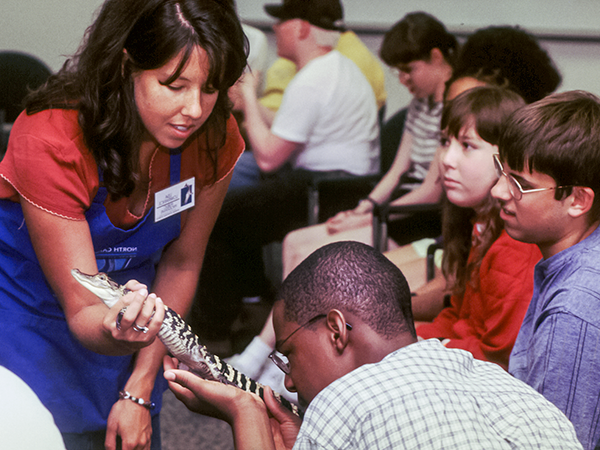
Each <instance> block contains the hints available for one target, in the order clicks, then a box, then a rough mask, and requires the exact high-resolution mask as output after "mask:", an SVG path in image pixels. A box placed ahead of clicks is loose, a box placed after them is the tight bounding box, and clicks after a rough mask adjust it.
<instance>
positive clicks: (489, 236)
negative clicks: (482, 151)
mask: <svg viewBox="0 0 600 450" xmlns="http://www.w3.org/2000/svg"><path fill="white" fill-rule="evenodd" d="M524 105H525V102H524V101H523V99H522V98H521V97H520V96H519V95H518V94H516V93H515V92H513V91H510V90H507V89H502V88H499V87H492V86H483V87H476V88H473V89H469V90H467V91H465V92H463V93H462V94H460V95H458V96H457V97H456V98H454V99H453V100H451V101H450V102H448V103H447V104H446V105H445V107H444V111H443V113H442V122H441V129H442V130H444V133H445V134H446V135H447V136H454V137H457V136H459V133H460V131H461V130H462V129H463V128H464V127H465V126H471V125H472V126H473V127H474V128H475V131H476V132H477V134H478V135H479V136H480V137H481V138H482V139H483V140H484V141H486V142H488V143H490V144H492V145H498V143H499V141H500V136H501V134H502V130H503V126H504V123H505V122H506V120H507V119H508V117H509V116H510V115H511V114H512V113H513V112H514V111H515V110H517V109H518V108H520V107H522V106H524ZM499 212H500V211H499V208H498V204H497V201H496V200H494V199H493V198H492V196H491V194H488V196H487V198H486V200H485V202H484V204H483V205H481V207H480V208H478V210H477V211H475V210H474V209H473V208H463V207H460V206H457V205H454V204H453V203H451V202H450V201H449V200H448V199H446V198H444V203H443V210H442V236H443V239H444V257H443V260H442V270H443V272H444V275H445V277H446V279H447V280H453V281H452V282H453V286H452V291H453V294H455V295H458V296H462V295H463V294H464V292H465V289H466V286H467V283H469V282H471V283H473V285H474V286H477V285H478V282H479V277H478V276H477V271H478V270H479V267H480V265H481V261H482V259H483V257H484V256H485V254H486V252H487V251H488V250H489V248H490V247H491V245H492V244H493V243H494V241H495V240H496V239H498V237H499V236H500V233H501V232H502V229H503V222H502V220H501V219H500V215H499ZM474 223H478V224H481V230H480V231H481V233H480V234H478V235H476V237H475V238H474V237H473V236H474V234H473V232H472V230H473V224H474ZM471 248H473V249H474V254H473V255H471V258H470V259H469V253H470V252H471Z"/></svg>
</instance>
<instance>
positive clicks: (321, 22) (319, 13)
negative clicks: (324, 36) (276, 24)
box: [265, 0, 344, 31]
mask: <svg viewBox="0 0 600 450" xmlns="http://www.w3.org/2000/svg"><path fill="white" fill-rule="evenodd" d="M265 11H266V12H267V14H269V15H270V16H272V17H275V18H277V19H279V20H282V21H283V20H290V19H302V20H306V21H307V22H309V23H310V24H312V25H314V26H316V27H319V28H323V29H325V30H335V31H344V27H343V19H344V11H343V8H342V4H341V3H340V0H283V3H282V4H280V5H276V4H267V5H265Z"/></svg>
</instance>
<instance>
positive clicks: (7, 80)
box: [0, 51, 52, 123]
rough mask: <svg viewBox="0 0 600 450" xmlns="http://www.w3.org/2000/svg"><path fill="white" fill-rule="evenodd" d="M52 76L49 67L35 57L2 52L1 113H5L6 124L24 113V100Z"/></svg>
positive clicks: (13, 52) (14, 52)
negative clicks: (31, 91)
mask: <svg viewBox="0 0 600 450" xmlns="http://www.w3.org/2000/svg"><path fill="white" fill-rule="evenodd" d="M51 74H52V71H51V70H50V69H49V68H48V66H47V65H46V64H44V63H43V62H42V61H41V60H39V59H38V58H36V57H35V56H32V55H29V54H27V53H22V52H16V51H2V52H0V111H4V122H5V123H12V122H14V121H15V120H16V118H17V116H18V115H19V114H20V113H21V111H23V99H24V98H25V96H26V95H27V94H28V93H29V90H32V89H36V88H38V87H39V86H41V85H42V84H43V83H45V82H46V80H47V79H48V77H49V76H50V75H51ZM1 115H2V113H1V112H0V116H1Z"/></svg>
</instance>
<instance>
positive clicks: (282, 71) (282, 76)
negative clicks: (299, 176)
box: [229, 0, 387, 191]
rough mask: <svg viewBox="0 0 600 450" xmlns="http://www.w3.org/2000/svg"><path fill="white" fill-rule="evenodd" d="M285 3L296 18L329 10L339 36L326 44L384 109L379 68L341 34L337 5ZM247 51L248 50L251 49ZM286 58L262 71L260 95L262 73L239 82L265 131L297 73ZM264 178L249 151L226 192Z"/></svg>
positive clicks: (320, 0) (327, 0) (326, 0)
mask: <svg viewBox="0 0 600 450" xmlns="http://www.w3.org/2000/svg"><path fill="white" fill-rule="evenodd" d="M285 3H286V8H288V10H290V9H293V10H296V11H299V12H298V14H300V15H306V14H307V13H306V11H305V8H322V9H324V8H329V9H331V11H330V15H331V20H334V21H335V22H333V24H334V26H335V28H336V29H338V30H340V33H338V34H337V36H339V38H338V39H337V40H331V39H329V40H330V41H332V43H333V45H334V49H335V50H337V51H338V52H339V53H340V54H342V55H343V56H346V57H347V58H348V59H350V60H351V61H352V62H354V63H355V64H356V66H357V67H358V68H359V69H360V70H361V72H362V73H363V75H364V76H365V77H366V79H367V81H368V82H369V84H370V85H371V88H372V89H373V93H374V95H375V98H376V101H377V109H378V110H380V111H383V110H382V108H383V106H385V102H386V97H387V94H386V91H385V75H384V72H383V67H382V66H381V63H380V62H379V60H378V59H377V58H376V57H375V55H373V54H372V53H371V51H370V50H369V49H368V48H367V47H366V46H365V44H364V43H363V42H362V41H361V40H360V39H359V38H358V36H357V35H356V34H355V33H353V32H352V31H347V30H345V28H344V27H343V23H342V21H343V7H342V4H341V1H340V0H333V1H331V0H312V1H309V2H306V1H303V0H296V1H294V0H292V1H286V2H285ZM308 14H310V13H308ZM318 14H319V13H318V12H315V13H313V16H314V17H315V20H314V21H315V24H316V25H319V23H316V22H318V21H319V20H322V19H319V18H318ZM294 15H296V14H294ZM320 24H321V25H322V26H324V27H325V28H326V29H329V28H330V27H331V21H330V20H328V21H327V23H324V24H323V23H320ZM250 48H251V49H252V46H251V47H250ZM288 58H289V56H287V57H279V58H278V59H277V60H276V61H275V62H274V63H273V65H272V66H271V67H270V68H269V70H268V71H266V77H265V78H266V80H265V87H264V91H263V90H262V89H261V88H260V87H259V85H260V84H261V83H260V82H259V78H260V75H261V74H262V73H263V72H265V71H261V70H259V71H257V70H253V74H254V75H253V76H248V77H247V78H245V79H243V80H242V83H244V85H245V86H246V88H248V89H251V88H252V86H254V87H255V88H256V89H255V92H256V95H252V94H251V93H247V95H250V96H251V98H249V99H248V100H247V101H249V102H252V103H257V108H258V111H259V112H260V115H261V119H262V120H263V121H264V122H265V124H266V125H267V127H270V126H271V125H272V124H273V119H274V118H275V115H276V113H277V111H278V110H279V107H280V106H281V101H282V99H283V93H284V90H285V89H286V88H287V86H288V84H289V83H290V82H291V80H292V79H293V78H294V76H295V75H296V73H297V72H298V67H297V65H296V63H295V62H293V61H292V60H290V59H288ZM251 67H252V66H251ZM261 91H262V92H263V94H262V97H261V96H260V93H261ZM236 95H238V96H241V95H242V94H241V92H239V89H237V90H236ZM257 97H258V98H257ZM239 104H240V106H242V107H243V104H244V103H243V97H242V98H241V99H240V101H239ZM247 149H248V150H251V149H252V146H251V145H248V148H247ZM266 176H268V174H267V173H266V172H265V171H263V169H262V168H261V167H260V166H259V164H258V163H257V161H256V158H255V156H254V154H253V153H252V151H248V152H245V153H244V154H243V155H242V156H241V157H240V159H239V161H238V163H237V164H236V167H235V169H234V171H233V176H232V179H231V183H230V184H229V190H230V191H233V190H235V189H238V188H246V187H248V186H253V185H256V184H258V183H260V181H261V180H262V179H263V178H264V177H266Z"/></svg>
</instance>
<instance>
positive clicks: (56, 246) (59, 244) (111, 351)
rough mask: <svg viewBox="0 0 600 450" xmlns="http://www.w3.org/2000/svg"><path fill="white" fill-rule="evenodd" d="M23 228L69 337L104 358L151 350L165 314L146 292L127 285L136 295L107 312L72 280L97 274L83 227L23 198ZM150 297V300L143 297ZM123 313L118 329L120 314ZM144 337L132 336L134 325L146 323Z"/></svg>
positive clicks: (137, 285)
mask: <svg viewBox="0 0 600 450" xmlns="http://www.w3.org/2000/svg"><path fill="white" fill-rule="evenodd" d="M21 207H22V209H23V214H24V216H25V223H26V224H27V229H28V231H29V235H30V237H31V242H32V245H33V248H34V249H35V252H36V256H37V258H38V260H39V263H40V266H41V268H42V270H43V272H44V275H45V276H46V279H47V280H48V282H49V284H50V286H51V287H52V290H53V292H54V293H55V294H56V297H57V299H58V301H59V302H60V304H61V306H62V308H63V311H64V312H65V317H66V320H67V324H68V325H69V329H70V330H71V333H73V335H74V336H75V337H76V338H77V339H78V340H79V341H80V342H81V343H82V344H83V345H84V346H85V347H86V348H87V349H89V350H92V351H94V352H97V353H101V354H106V355H127V354H131V353H133V352H135V351H136V350H139V349H141V348H142V347H145V346H147V345H149V344H150V343H151V342H152V341H153V340H154V338H155V336H156V333H157V332H158V330H159V329H160V325H161V324H162V319H163V317H164V308H157V313H156V314H155V315H154V317H153V318H152V320H150V317H151V316H152V313H153V311H154V307H155V304H156V306H158V305H159V304H160V300H159V299H157V298H156V297H155V296H148V291H147V288H146V286H144V285H142V284H141V283H134V282H130V283H128V285H127V287H128V288H132V289H134V292H133V293H130V294H128V295H126V296H125V297H123V298H122V299H121V300H119V301H118V302H117V303H116V304H115V305H114V306H113V307H112V308H111V309H110V310H109V309H108V308H107V307H106V305H105V304H104V303H102V302H101V301H100V300H99V299H98V297H96V296H95V295H94V294H92V293H91V292H89V291H88V290H87V289H86V288H84V287H83V286H81V285H80V284H79V283H78V282H77V281H76V280H75V279H74V278H73V276H72V275H71V269H73V268H77V269H79V270H81V271H82V272H85V273H90V274H93V273H96V272H97V271H98V268H97V265H96V257H95V254H94V247H93V244H92V237H91V234H90V229H89V226H88V223H87V221H85V220H70V219H65V218H63V217H60V216H57V215H55V214H51V213H49V212H47V211H45V210H43V209H41V208H39V207H37V206H35V205H33V204H32V203H30V202H28V201H27V200H25V199H23V198H21ZM147 296H148V297H147ZM126 305H128V306H127V311H126V312H125V314H124V315H123V319H122V320H121V327H120V329H117V327H116V318H117V315H118V313H119V311H120V310H121V309H122V308H123V307H124V306H126ZM148 322H149V324H148V328H149V331H148V333H139V332H136V331H135V330H133V328H132V326H133V325H134V324H135V323H140V324H146V323H148Z"/></svg>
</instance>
